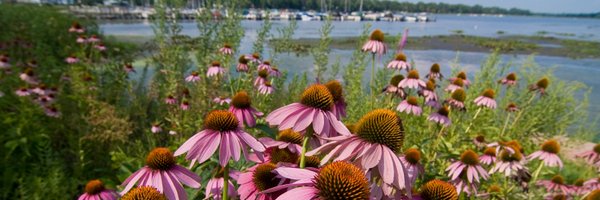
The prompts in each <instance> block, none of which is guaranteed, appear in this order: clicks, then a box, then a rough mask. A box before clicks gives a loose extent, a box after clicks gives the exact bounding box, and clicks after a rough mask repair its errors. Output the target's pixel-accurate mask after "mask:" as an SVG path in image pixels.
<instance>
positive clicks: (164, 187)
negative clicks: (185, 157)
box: [121, 147, 201, 199]
mask: <svg viewBox="0 0 600 200" xmlns="http://www.w3.org/2000/svg"><path fill="white" fill-rule="evenodd" d="M200 180H201V179H200V177H198V175H196V174H194V173H193V172H191V171H189V170H188V169H186V168H184V167H181V166H179V165H177V163H176V160H175V157H174V156H173V153H171V151H170V150H169V149H167V148H163V147H159V148H155V149H153V150H152V151H151V152H150V153H149V154H148V157H146V166H144V167H142V168H141V169H139V170H138V171H136V172H134V173H133V174H131V175H130V176H129V177H128V178H127V179H125V181H123V183H122V184H121V186H123V187H125V189H123V191H121V195H124V194H125V193H127V192H128V191H129V190H130V189H131V188H132V187H133V186H134V185H136V183H137V185H138V187H144V186H151V187H154V188H156V189H157V190H158V191H159V192H161V193H163V194H165V196H167V197H168V199H187V194H186V193H185V191H184V190H183V186H182V185H181V183H183V184H185V185H187V186H189V187H192V188H199V187H200Z"/></svg>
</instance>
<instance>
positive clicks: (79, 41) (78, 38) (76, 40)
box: [75, 35, 87, 44]
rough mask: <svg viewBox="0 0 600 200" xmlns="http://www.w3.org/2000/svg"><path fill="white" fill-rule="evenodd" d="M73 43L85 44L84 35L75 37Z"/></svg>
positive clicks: (85, 38)
mask: <svg viewBox="0 0 600 200" xmlns="http://www.w3.org/2000/svg"><path fill="white" fill-rule="evenodd" d="M75 42H77V43H79V44H85V43H87V37H85V35H80V36H77V39H75Z"/></svg>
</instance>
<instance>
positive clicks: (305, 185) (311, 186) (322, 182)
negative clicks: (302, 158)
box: [266, 161, 371, 200]
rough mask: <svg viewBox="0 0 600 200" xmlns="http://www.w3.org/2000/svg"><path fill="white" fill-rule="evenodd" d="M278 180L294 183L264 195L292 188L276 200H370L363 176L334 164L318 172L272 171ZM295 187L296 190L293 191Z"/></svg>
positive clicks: (348, 165) (352, 167)
mask: <svg viewBox="0 0 600 200" xmlns="http://www.w3.org/2000/svg"><path fill="white" fill-rule="evenodd" d="M274 171H275V172H276V173H277V174H278V175H279V176H281V177H284V178H287V179H290V180H294V182H292V183H291V184H285V185H280V186H277V187H275V188H272V189H271V190H267V191H266V192H273V191H278V190H281V189H285V188H292V189H290V190H288V191H287V192H285V193H283V194H281V195H280V196H279V197H278V198H277V200H286V199H369V197H370V193H371V192H370V188H369V182H368V180H367V177H366V176H365V173H364V172H363V171H362V170H361V169H360V168H358V167H356V166H355V165H353V164H351V163H348V162H343V161H337V162H333V163H331V164H328V165H325V166H323V167H322V168H321V169H320V170H319V171H318V172H315V171H311V170H307V169H297V168H289V167H279V168H277V169H275V170H274ZM296 186H298V187H296Z"/></svg>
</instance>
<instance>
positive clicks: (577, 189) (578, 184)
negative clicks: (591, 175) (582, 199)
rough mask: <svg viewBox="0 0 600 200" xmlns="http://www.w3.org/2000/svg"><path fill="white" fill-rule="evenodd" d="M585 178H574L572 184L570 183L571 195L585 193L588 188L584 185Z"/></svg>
mask: <svg viewBox="0 0 600 200" xmlns="http://www.w3.org/2000/svg"><path fill="white" fill-rule="evenodd" d="M584 183H585V180H583V179H582V178H578V179H577V180H575V181H574V182H573V185H571V193H570V194H571V195H573V196H577V195H583V194H585V193H587V192H588V191H589V190H588V188H586V187H585V186H584Z"/></svg>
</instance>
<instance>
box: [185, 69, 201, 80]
mask: <svg viewBox="0 0 600 200" xmlns="http://www.w3.org/2000/svg"><path fill="white" fill-rule="evenodd" d="M199 80H200V74H198V72H197V71H193V72H192V73H191V74H190V75H189V76H187V77H185V81H186V82H191V83H195V82H197V81H199Z"/></svg>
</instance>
